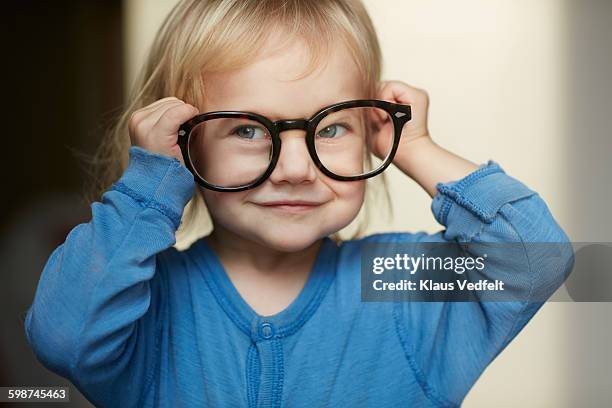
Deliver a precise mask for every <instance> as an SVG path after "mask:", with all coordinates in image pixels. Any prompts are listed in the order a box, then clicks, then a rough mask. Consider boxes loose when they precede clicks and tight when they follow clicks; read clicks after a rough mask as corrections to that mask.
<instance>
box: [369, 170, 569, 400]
mask: <svg viewBox="0 0 612 408" xmlns="http://www.w3.org/2000/svg"><path fill="white" fill-rule="evenodd" d="M436 188H437V191H438V192H437V194H436V195H435V196H434V198H433V201H432V204H431V210H432V212H433V214H434V217H435V218H436V220H437V221H438V222H439V223H440V224H442V225H443V226H444V227H445V229H444V230H442V231H440V232H438V233H436V234H433V235H428V234H426V233H424V232H419V233H416V234H410V233H394V234H380V235H378V236H377V238H376V239H375V240H376V241H389V240H391V241H394V242H396V243H398V242H399V243H403V242H410V243H414V242H441V243H449V244H452V245H457V246H461V247H462V248H466V249H467V252H470V254H469V255H471V256H472V257H479V256H483V255H484V253H480V252H484V251H485V249H486V248H487V245H479V244H480V243H506V242H508V243H514V244H519V245H514V246H513V248H521V250H520V254H519V255H518V256H511V257H509V256H504V251H503V250H501V251H493V257H492V254H491V252H490V251H488V252H489V253H488V256H489V257H488V258H487V265H488V268H486V269H485V274H484V275H485V276H484V277H485V278H487V277H489V278H490V279H491V280H493V279H495V277H499V276H506V277H508V278H509V280H510V282H509V283H510V284H511V285H512V286H513V287H512V289H513V296H514V297H513V298H512V299H516V300H512V299H511V300H508V299H506V301H500V302H494V301H463V302H458V301H444V302H443V301H439V302H417V301H398V302H394V303H393V305H392V306H393V318H394V321H395V325H396V329H397V332H398V336H399V338H400V342H401V345H402V347H403V350H404V352H405V355H406V358H407V359H408V361H409V363H410V366H411V367H412V369H413V371H414V374H415V376H416V378H417V380H418V382H419V383H420V385H421V387H422V389H423V390H424V392H425V393H426V394H427V396H428V398H429V399H430V400H431V401H432V402H433V403H434V404H436V405H439V406H459V405H460V404H461V402H462V401H463V399H464V398H465V396H466V394H467V392H468V391H469V390H470V388H471V387H472V386H473V384H474V383H475V381H476V380H477V379H478V377H479V376H480V375H481V373H482V372H483V371H484V369H485V368H486V366H487V365H488V364H489V363H490V362H491V361H492V360H493V359H494V358H495V357H496V356H497V355H498V354H499V353H500V352H501V351H502V350H503V349H504V348H505V347H506V346H507V345H508V343H509V342H510V341H511V340H512V339H513V338H514V337H515V336H516V335H517V334H518V333H519V332H520V331H521V329H522V328H523V327H524V326H525V325H526V324H527V322H528V321H529V320H530V319H531V318H532V317H533V315H534V314H535V313H536V312H537V311H538V310H539V309H540V308H541V306H542V305H543V304H544V302H545V300H546V299H547V298H548V297H550V295H552V293H553V292H554V291H555V289H557V288H558V287H559V286H560V285H561V284H562V283H563V281H564V280H565V278H566V277H567V275H568V274H569V272H570V271H571V269H572V267H573V252H572V250H571V246H570V245H565V244H568V243H569V239H568V237H567V235H566V234H565V233H564V231H563V230H562V229H561V228H560V226H559V225H558V224H557V222H556V221H555V220H554V218H553V216H552V215H551V213H550V211H549V209H548V207H547V205H546V204H545V202H544V201H543V200H542V198H541V197H540V196H539V195H538V194H537V193H536V192H535V191H533V190H531V189H530V188H528V187H527V186H525V185H524V184H523V183H521V182H520V181H518V180H516V179H515V178H513V177H511V176H509V175H507V174H506V173H505V172H504V170H503V169H502V168H501V167H500V165H499V164H497V163H496V162H494V161H492V160H490V161H489V162H487V163H486V164H483V165H481V166H479V168H478V169H477V170H475V171H474V172H472V173H471V174H469V175H467V176H465V177H464V178H462V179H461V180H458V181H453V182H449V183H438V185H437V186H436ZM551 242H557V243H563V244H564V245H561V246H553V247H556V249H557V250H560V251H559V252H558V253H557V252H555V253H556V255H557V256H554V257H553V256H547V254H544V253H543V252H545V251H547V250H548V249H547V247H546V245H538V244H530V243H551ZM465 243H467V244H468V245H464V244H465ZM470 243H471V244H476V245H470ZM550 247H551V246H548V248H550ZM489 248H490V246H489ZM513 255H516V253H515V252H514V251H513ZM485 256H486V255H485ZM495 256H497V257H498V258H497V259H496V258H495ZM486 271H488V272H486ZM487 273H488V274H489V276H487Z"/></svg>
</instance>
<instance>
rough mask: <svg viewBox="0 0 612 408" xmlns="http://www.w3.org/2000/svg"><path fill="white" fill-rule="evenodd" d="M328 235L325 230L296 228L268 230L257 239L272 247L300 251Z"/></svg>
mask: <svg viewBox="0 0 612 408" xmlns="http://www.w3.org/2000/svg"><path fill="white" fill-rule="evenodd" d="M326 235H327V234H325V233H324V232H315V231H305V229H304V228H296V229H295V230H293V231H291V230H285V231H276V232H275V231H267V232H266V233H265V234H264V235H258V236H257V238H256V240H257V242H259V243H260V244H262V245H265V246H266V247H268V248H270V249H274V250H277V251H281V252H298V251H302V250H304V249H306V248H308V247H310V246H311V245H312V244H314V243H315V242H316V241H318V240H319V239H321V238H323V237H325V236H326Z"/></svg>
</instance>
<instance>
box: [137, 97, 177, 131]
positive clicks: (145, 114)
mask: <svg viewBox="0 0 612 408" xmlns="http://www.w3.org/2000/svg"><path fill="white" fill-rule="evenodd" d="M177 103H183V101H181V100H179V99H177V98H175V97H168V98H164V99H160V100H158V101H156V102H155V103H152V104H151V105H148V106H146V107H144V108H141V109H138V110H136V111H134V112H133V113H132V115H131V117H130V121H129V128H130V131H132V130H135V129H137V128H138V129H150V128H151V127H152V126H153V125H154V124H155V122H157V119H159V115H156V116H153V117H150V115H151V114H152V113H154V112H155V111H156V110H157V109H159V108H161V107H164V106H168V105H175V104H177ZM152 119H153V120H152Z"/></svg>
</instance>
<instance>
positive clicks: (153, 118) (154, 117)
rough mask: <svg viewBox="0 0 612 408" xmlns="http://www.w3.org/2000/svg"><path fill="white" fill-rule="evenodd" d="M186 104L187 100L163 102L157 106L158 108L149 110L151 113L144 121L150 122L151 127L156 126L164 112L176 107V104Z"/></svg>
mask: <svg viewBox="0 0 612 408" xmlns="http://www.w3.org/2000/svg"><path fill="white" fill-rule="evenodd" d="M182 105H185V102H183V101H168V102H165V103H162V104H159V105H158V106H157V109H155V110H153V111H151V112H149V114H148V115H147V116H146V117H145V118H143V119H142V121H143V122H146V123H148V124H149V128H152V127H153V126H155V124H156V123H157V121H159V118H161V117H162V115H163V114H164V113H166V112H167V111H168V110H170V109H172V108H174V107H176V106H182Z"/></svg>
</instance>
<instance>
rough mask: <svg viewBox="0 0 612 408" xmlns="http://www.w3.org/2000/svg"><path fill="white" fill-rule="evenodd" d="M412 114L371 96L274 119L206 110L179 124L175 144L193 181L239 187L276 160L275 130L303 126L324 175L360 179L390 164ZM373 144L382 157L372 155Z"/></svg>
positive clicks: (255, 180) (254, 182)
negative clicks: (307, 114) (309, 114)
mask: <svg viewBox="0 0 612 408" xmlns="http://www.w3.org/2000/svg"><path fill="white" fill-rule="evenodd" d="M411 118H412V114H411V109H410V105H401V104H396V103H392V102H387V101H381V100H375V99H360V100H352V101H346V102H340V103H337V104H334V105H331V106H328V107H325V108H323V109H321V110H319V111H318V112H317V113H315V114H314V115H313V116H312V117H311V118H310V119H288V120H278V121H275V122H273V121H271V120H270V119H268V118H266V117H265V116H262V115H259V114H257V113H252V112H240V111H218V112H207V113H203V114H200V115H197V116H195V117H193V118H192V119H190V120H188V121H187V122H185V123H183V124H182V125H181V126H180V128H179V132H178V144H179V146H180V148H181V152H182V154H183V158H184V161H185V165H186V166H187V168H188V169H189V171H191V173H193V175H194V178H195V180H196V181H197V183H198V184H200V185H201V186H203V187H205V188H208V189H210V190H214V191H222V192H232V191H243V190H247V189H250V188H254V187H257V186H258V185H260V184H261V183H263V182H264V181H265V180H266V179H267V178H268V176H270V174H272V171H273V170H274V167H275V166H276V163H277V162H278V159H279V156H280V151H281V138H280V133H281V132H283V131H285V130H293V129H299V130H304V131H306V137H305V142H306V146H307V148H308V152H309V154H310V157H311V158H312V160H313V162H314V163H315V165H316V166H317V168H318V169H320V170H321V172H323V173H324V174H325V175H326V176H328V177H330V178H332V179H335V180H341V181H353V180H363V179H367V178H370V177H373V176H376V175H377V174H380V173H381V172H382V171H384V170H385V169H386V168H387V167H388V166H389V165H390V164H391V162H392V161H393V157H394V156H395V152H396V151H397V147H398V145H399V141H400V137H401V134H402V128H403V127H404V125H405V124H406V123H407V122H408V121H409V120H410V119H411ZM376 144H378V147H377V149H376V150H377V151H378V156H379V157H382V158H381V159H373V155H371V153H372V146H374V145H376ZM373 160H377V162H376V163H374V162H373Z"/></svg>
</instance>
